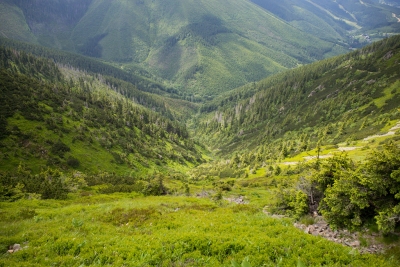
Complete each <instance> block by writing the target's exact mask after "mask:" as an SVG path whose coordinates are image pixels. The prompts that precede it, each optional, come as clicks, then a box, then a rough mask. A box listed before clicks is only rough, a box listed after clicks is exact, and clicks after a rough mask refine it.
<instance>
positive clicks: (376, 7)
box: [251, 0, 400, 47]
mask: <svg viewBox="0 0 400 267" xmlns="http://www.w3.org/2000/svg"><path fill="white" fill-rule="evenodd" d="M251 1H252V2H253V3H255V4H257V5H259V6H261V7H262V8H264V9H265V10H268V11H270V12H271V13H273V14H275V15H276V16H278V17H279V18H281V19H283V20H285V21H287V22H288V23H289V24H290V25H292V26H294V27H296V28H298V29H300V30H302V31H305V32H308V33H310V34H312V35H314V36H319V37H320V38H322V39H325V40H331V41H333V40H342V41H345V42H349V43H350V44H351V45H352V46H353V47H360V46H361V45H365V44H366V43H369V42H371V41H376V40H379V39H382V38H383V37H386V36H388V35H391V34H393V33H399V32H400V1H382V0H373V1H371V0H365V1H360V0H337V1H332V0H318V1H316V0H283V1H274V0H251ZM349 37H350V39H349Z"/></svg>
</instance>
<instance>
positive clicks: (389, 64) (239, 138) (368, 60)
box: [194, 36, 400, 161]
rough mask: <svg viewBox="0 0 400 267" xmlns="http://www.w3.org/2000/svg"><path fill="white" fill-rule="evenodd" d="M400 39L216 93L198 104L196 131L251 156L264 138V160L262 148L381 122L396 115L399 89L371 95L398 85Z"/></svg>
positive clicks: (342, 137)
mask: <svg viewBox="0 0 400 267" xmlns="http://www.w3.org/2000/svg"><path fill="white" fill-rule="evenodd" d="M399 44H400V37H399V36H395V37H392V38H389V39H386V40H384V41H381V42H377V43H374V44H373V45H370V46H368V47H365V48H364V49H361V50H359V51H355V52H353V53H350V54H347V55H344V56H339V57H335V58H331V59H327V60H323V61H320V62H317V63H314V64H310V65H307V66H303V67H300V68H297V69H294V70H290V71H286V72H284V73H281V74H278V75H274V76H272V77H270V78H267V79H265V80H263V81H260V82H258V83H256V84H251V85H247V86H245V87H243V88H239V89H237V90H235V91H233V92H230V93H228V94H224V95H221V96H220V97H218V98H216V99H214V100H213V101H211V102H210V103H207V104H205V105H204V106H203V107H202V108H201V109H200V111H201V115H200V116H199V117H197V118H195V119H194V126H195V127H194V130H195V131H196V133H197V135H198V136H199V137H200V140H202V141H203V142H205V143H207V144H209V145H212V146H216V147H218V148H219V149H221V150H220V154H221V155H223V154H228V155H229V154H230V153H232V152H234V151H242V153H243V151H246V150H247V151H249V156H252V155H256V154H257V153H258V152H257V151H256V149H259V148H260V146H261V145H262V146H263V149H264V152H263V153H261V159H262V160H264V161H265V160H266V159H267V157H268V154H270V155H271V157H273V158H275V159H278V158H285V157H288V156H291V155H294V154H296V153H298V152H301V151H305V150H309V149H312V148H314V147H316V146H317V143H318V142H321V144H323V145H327V144H336V143H340V142H343V141H346V140H348V139H349V138H352V139H362V138H364V137H366V136H368V135H370V134H371V133H373V132H377V131H378V130H379V129H380V128H381V127H382V126H383V123H384V122H385V121H386V120H387V119H386V118H387V115H386V114H387V113H388V112H392V113H393V114H395V115H394V116H397V117H396V118H398V117H399V116H398V114H399V113H398V112H397V113H396V108H397V107H398V104H396V103H397V102H396V99H397V98H398V95H399V93H393V94H391V95H390V97H388V100H387V101H386V102H385V103H383V104H376V102H374V101H375V100H374V99H379V98H381V97H383V96H387V95H388V92H385V89H386V88H389V87H391V86H392V87H393V88H396V86H398V85H397V84H396V83H397V80H398V79H399V78H400V76H399V75H400V73H399V72H398V63H396V64H393V63H394V62H398V61H399V60H400V54H399V52H400V46H399ZM377 103H379V102H377ZM392 119H395V118H392ZM363 122H364V123H363ZM365 122H367V124H366V123H365ZM366 125H368V127H366ZM210 136H211V137H212V138H210ZM250 151H251V152H250ZM245 158H247V157H245Z"/></svg>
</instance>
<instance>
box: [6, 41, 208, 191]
mask: <svg viewBox="0 0 400 267" xmlns="http://www.w3.org/2000/svg"><path fill="white" fill-rule="evenodd" d="M0 90H1V95H0V106H1V107H2V108H1V110H0V112H1V113H0V144H1V145H0V151H1V153H0V155H1V162H0V171H1V173H2V175H3V174H6V175H8V174H10V173H14V172H16V171H17V169H18V166H20V167H21V166H22V168H24V169H26V170H28V171H29V172H31V173H32V174H37V173H39V172H41V171H43V170H45V169H46V168H51V169H58V170H62V171H64V172H66V173H71V172H74V171H79V172H82V173H84V174H85V175H92V174H99V173H111V174H112V175H111V176H112V177H114V176H115V177H128V178H127V180H123V182H124V183H126V182H127V181H129V180H130V179H134V178H135V177H145V176H146V175H149V174H151V173H154V172H161V173H165V172H168V173H169V174H170V175H172V174H173V173H179V172H180V171H181V170H184V169H185V168H188V166H192V165H193V164H197V163H199V162H202V161H203V159H202V158H201V153H200V152H199V146H197V145H195V143H193V141H192V140H191V139H190V137H189V134H188V132H187V130H186V126H185V125H184V124H182V123H180V122H179V121H177V120H176V119H175V118H174V117H175V116H174V115H172V114H173V113H174V112H173V111H172V112H171V111H170V110H169V109H168V105H171V106H174V105H177V104H178V103H180V102H179V101H178V100H173V99H170V100H162V102H161V100H160V99H159V97H158V96H152V95H151V94H148V93H143V92H141V91H139V90H135V88H134V87H133V86H132V85H130V84H128V83H126V82H123V81H119V80H117V79H114V78H111V77H108V76H103V75H101V74H96V75H90V74H88V73H86V72H83V71H79V70H77V69H75V68H72V67H70V66H65V65H55V64H54V63H53V62H51V61H48V60H47V59H43V58H36V57H34V56H31V55H29V54H26V53H25V52H21V51H16V50H11V49H5V48H1V49H0ZM122 94H126V95H129V98H127V97H125V96H123V95H122ZM161 103H162V105H161ZM180 105H185V103H184V102H182V103H180ZM146 106H149V107H152V109H150V108H148V107H146ZM185 112H187V110H186V111H185ZM0 176H1V175H0ZM7 177H8V176H7ZM110 179H111V178H110ZM113 179H116V180H115V181H114V182H113V184H115V183H118V179H119V178H113ZM3 182H4V181H3ZM14 182H15V183H17V182H18V179H17V180H15V181H14ZM14 182H12V184H13V183H14ZM103 182H104V181H103Z"/></svg>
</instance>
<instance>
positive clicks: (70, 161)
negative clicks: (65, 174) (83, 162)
mask: <svg viewBox="0 0 400 267" xmlns="http://www.w3.org/2000/svg"><path fill="white" fill-rule="evenodd" d="M67 164H68V165H69V166H71V167H72V168H74V169H77V168H79V165H80V162H79V160H78V159H76V158H74V157H71V156H70V157H68V159H67Z"/></svg>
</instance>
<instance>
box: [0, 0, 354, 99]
mask: <svg viewBox="0 0 400 267" xmlns="http://www.w3.org/2000/svg"><path fill="white" fill-rule="evenodd" d="M0 3H1V4H2V5H3V6H4V7H5V8H6V9H7V10H16V11H15V12H17V13H18V14H19V15H18V14H17V15H13V16H11V15H10V16H4V17H3V18H2V19H3V20H4V23H2V24H1V26H0V31H1V32H2V33H3V36H7V37H8V38H15V39H20V40H21V38H22V36H23V37H24V40H26V41H32V42H35V43H39V44H41V45H46V46H51V47H55V48H59V49H64V50H68V51H72V52H79V53H81V54H84V55H88V56H91V57H98V58H101V59H104V60H107V61H112V62H115V63H116V64H118V66H122V67H123V68H124V69H127V70H131V71H136V70H137V69H144V70H147V71H148V72H150V73H152V75H155V76H157V77H159V78H160V81H164V82H165V83H166V84H167V85H171V86H172V87H174V88H177V89H180V90H181V91H185V92H189V93H191V94H193V95H195V94H197V95H200V96H206V95H217V94H219V93H220V92H223V91H226V90H230V89H232V88H235V87H238V86H240V85H243V84H246V83H248V82H252V81H257V80H260V79H262V78H264V77H266V76H268V75H270V74H273V73H276V72H279V71H282V70H284V69H286V68H292V67H295V66H297V65H298V64H304V63H309V62H312V61H315V60H318V59H322V58H324V57H327V56H332V55H336V54H339V53H343V52H345V51H346V48H347V45H346V44H343V42H340V41H339V42H338V41H337V40H336V38H331V39H330V41H324V40H322V39H324V38H322V39H321V38H320V37H319V36H315V35H311V34H305V33H304V32H302V31H300V30H298V29H296V28H295V27H292V26H290V25H288V24H287V23H286V22H284V21H282V20H281V19H279V18H278V17H276V16H275V15H273V14H271V13H269V12H266V11H265V10H263V9H260V8H259V7H258V6H256V5H254V4H252V3H251V2H248V1H243V0H229V1H228V2H221V1H210V0H201V1H194V0H189V1H187V0H185V1H183V0H179V1H171V0H168V1H160V0H158V1H142V0H140V1H139V0H135V1H126V0H118V1H105V0H86V1H75V0H70V1H68V3H64V2H63V3H59V2H55V1H50V0H35V1H29V2H26V1H9V0H1V1H0ZM227 7H229V8H227ZM15 12H14V13H15ZM8 13H10V12H8ZM10 14H11V13H10ZM3 25H4V26H6V25H14V26H13V27H14V28H13V29H12V30H10V29H9V28H3V27H2V26H3ZM18 25H19V26H18ZM15 27H17V28H15ZM28 28H29V31H28V32H27V29H28ZM22 33H26V34H22ZM325 39H326V38H325ZM332 40H333V41H332Z"/></svg>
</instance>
